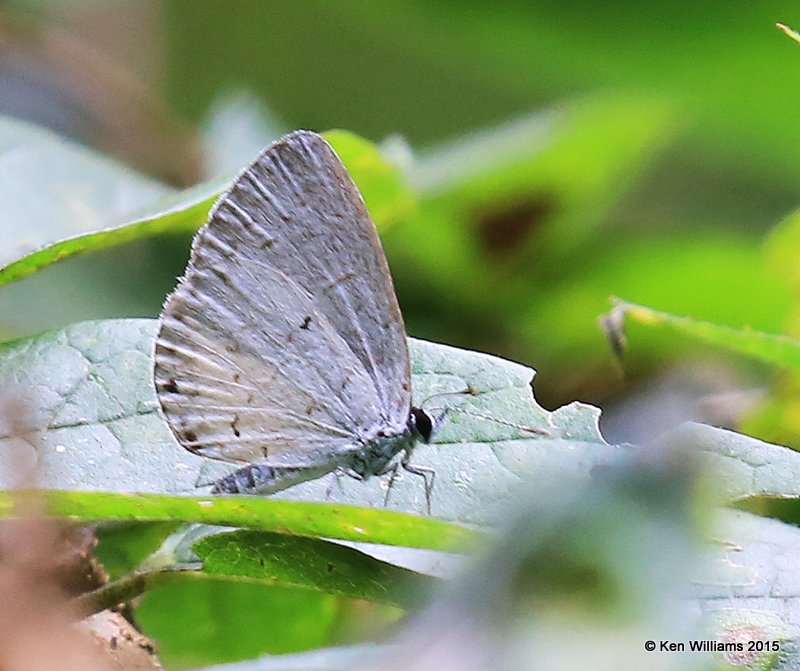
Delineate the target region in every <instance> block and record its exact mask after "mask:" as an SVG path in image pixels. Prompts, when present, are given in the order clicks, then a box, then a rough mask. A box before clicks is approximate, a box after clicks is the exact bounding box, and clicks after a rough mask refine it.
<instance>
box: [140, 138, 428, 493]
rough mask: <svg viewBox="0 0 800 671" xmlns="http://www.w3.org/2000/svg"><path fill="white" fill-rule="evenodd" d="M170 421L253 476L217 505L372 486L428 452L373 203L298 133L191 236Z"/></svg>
mask: <svg viewBox="0 0 800 671" xmlns="http://www.w3.org/2000/svg"><path fill="white" fill-rule="evenodd" d="M154 381H155V387H156V393H157V396H158V400H159V403H160V406H161V410H162V412H163V414H164V416H165V418H166V420H167V422H168V424H169V426H170V428H171V429H172V432H173V433H174V435H175V437H176V438H177V440H178V442H179V443H180V444H181V445H182V446H183V447H184V448H186V449H187V450H189V451H191V452H193V453H195V454H198V455H201V456H204V457H210V458H212V459H221V460H224V461H228V462H234V463H238V464H240V465H241V468H239V470H237V471H235V472H233V473H231V474H230V475H228V476H226V477H224V478H222V479H221V480H219V481H218V482H217V483H216V484H215V485H214V488H213V491H214V492H216V493H226V494H235V493H263V494H269V493H273V492H276V491H279V490H282V489H285V488H286V487H289V486H292V485H294V484H297V483H299V482H303V481H306V480H311V479H315V478H318V477H321V476H323V475H325V474H327V473H331V472H344V473H346V474H349V475H351V476H353V477H355V478H358V479H367V478H369V477H370V476H373V475H381V474H384V473H387V472H389V471H394V472H396V471H397V468H398V467H399V466H402V467H404V468H405V469H406V470H408V471H409V472H412V473H415V474H418V475H421V476H423V477H424V478H425V483H426V485H425V486H426V497H427V500H428V507H429V508H430V493H431V490H432V487H433V472H432V471H430V470H429V469H425V468H421V467H418V466H413V465H412V464H410V463H409V459H410V456H411V453H412V450H413V449H414V446H415V445H416V444H417V443H418V441H424V442H428V441H429V440H430V438H431V433H432V431H433V428H434V420H433V418H432V417H431V416H430V415H429V414H428V413H426V412H425V411H423V410H421V409H420V408H416V407H413V406H412V403H411V373H410V364H409V356H408V346H407V343H406V337H405V327H404V325H403V318H402V315H401V313H400V308H399V306H398V303H397V298H396V296H395V292H394V287H393V285H392V279H391V276H390V274H389V266H388V264H387V261H386V257H385V255H384V253H383V249H382V247H381V244H380V241H379V239H378V234H377V231H376V229H375V225H374V223H373V222H372V219H371V218H370V216H369V213H368V212H367V209H366V207H365V205H364V201H363V199H362V197H361V194H360V193H359V191H358V189H357V188H356V186H355V184H354V183H353V181H352V179H351V178H350V176H349V175H348V173H347V170H346V169H345V167H344V165H343V164H342V162H341V160H340V159H339V157H338V156H337V155H336V153H335V152H334V150H333V149H332V148H331V146H330V145H329V144H328V143H327V142H326V141H325V140H324V139H323V138H322V137H321V136H319V135H317V134H316V133H313V132H310V131H298V132H295V133H292V134H290V135H287V136H285V137H284V138H282V139H280V140H278V141H277V142H275V143H274V144H272V145H271V146H269V147H268V148H267V149H266V150H264V152H263V153H262V154H261V155H260V156H259V157H258V158H257V159H256V160H255V162H254V163H253V164H252V165H250V166H249V167H248V168H247V169H245V170H244V171H243V172H242V173H241V174H240V175H239V176H238V177H237V178H236V180H235V181H234V183H233V185H232V186H231V187H230V189H229V190H228V191H227V193H225V194H224V195H223V196H222V197H221V198H220V199H219V200H218V201H217V203H216V205H215V206H214V208H213V209H212V211H211V214H210V216H209V220H208V222H207V223H206V224H204V225H203V226H202V227H201V228H200V230H199V231H198V232H197V234H196V235H195V238H194V240H193V243H192V249H191V256H190V259H189V264H188V267H187V269H186V272H185V274H184V276H183V277H182V278H181V279H180V281H179V284H178V286H177V288H176V289H175V291H174V292H173V293H172V294H170V295H169V296H168V298H167V300H166V302H165V304H164V309H163V312H162V314H161V317H160V322H159V332H158V336H157V338H156V344H155V367H154Z"/></svg>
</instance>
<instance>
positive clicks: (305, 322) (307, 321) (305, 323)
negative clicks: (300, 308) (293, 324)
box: [300, 316, 311, 330]
mask: <svg viewBox="0 0 800 671" xmlns="http://www.w3.org/2000/svg"><path fill="white" fill-rule="evenodd" d="M310 325H311V317H309V316H306V318H305V319H303V323H302V324H300V328H301V329H304V330H308V327H309V326H310Z"/></svg>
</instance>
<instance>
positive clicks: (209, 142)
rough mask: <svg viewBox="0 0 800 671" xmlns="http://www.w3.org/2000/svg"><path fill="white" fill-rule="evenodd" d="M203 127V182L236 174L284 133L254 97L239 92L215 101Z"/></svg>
mask: <svg viewBox="0 0 800 671" xmlns="http://www.w3.org/2000/svg"><path fill="white" fill-rule="evenodd" d="M203 126H204V128H203V145H204V152H203V153H204V154H205V164H206V174H205V177H206V179H209V178H213V177H219V178H221V179H227V178H229V177H230V176H231V175H235V174H237V173H239V172H240V171H241V170H242V169H243V168H244V167H245V166H246V165H250V163H252V162H253V160H255V157H256V156H258V154H259V152H260V151H261V150H262V149H264V147H266V146H267V145H268V144H269V143H270V142H273V141H274V140H277V139H278V138H279V137H280V136H281V135H283V134H284V132H286V127H285V125H284V124H282V123H280V122H279V121H278V120H277V119H275V118H274V115H273V114H271V113H270V110H268V109H267V108H266V107H265V106H264V105H262V104H261V102H260V101H259V100H258V98H257V97H256V96H254V95H253V94H252V93H251V92H249V91H245V90H241V89H239V90H234V91H228V92H227V93H225V94H223V95H221V96H220V97H219V98H217V100H216V101H215V102H214V104H213V105H212V106H211V109H209V111H208V114H207V116H206V120H205V123H204V124H203Z"/></svg>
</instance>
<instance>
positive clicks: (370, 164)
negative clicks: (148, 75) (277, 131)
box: [0, 122, 413, 285]
mask: <svg viewBox="0 0 800 671" xmlns="http://www.w3.org/2000/svg"><path fill="white" fill-rule="evenodd" d="M9 123H10V122H9ZM13 130H16V129H15V127H14V126H13V124H12V125H11V126H10V128H8V129H5V133H6V135H7V136H8V138H9V143H10V138H11V136H12V131H13ZM3 132H4V127H3V126H2V125H0V185H2V187H3V188H6V189H8V193H6V194H5V196H6V200H7V201H8V202H10V203H12V204H13V203H16V204H18V205H19V207H18V208H17V209H12V210H10V211H7V212H6V214H5V215H4V217H5V218H7V220H8V225H5V224H4V219H0V230H3V232H4V234H5V235H6V238H5V240H6V245H5V247H4V248H5V249H6V250H8V251H7V252H6V253H7V256H6V257H5V258H0V265H2V267H0V285H2V284H6V283H8V282H12V281H14V280H18V279H21V278H23V277H25V276H26V275H30V274H31V273H34V272H36V271H37V270H40V269H41V268H44V267H47V266H49V265H51V264H52V263H55V262H57V261H60V260H62V259H65V258H68V257H70V256H74V255H76V254H80V253H84V252H89V251H94V250H98V249H106V248H109V247H113V246H116V245H121V244H123V243H126V242H128V241H131V240H136V239H140V238H144V237H149V236H154V235H159V234H162V233H167V232H169V233H174V232H179V231H192V230H195V229H196V228H198V227H199V226H200V225H201V224H202V223H203V222H204V221H205V219H206V217H207V215H208V211H209V209H210V208H211V206H212V205H213V203H214V201H215V200H216V199H217V198H218V197H219V195H220V194H221V193H222V191H223V190H224V185H225V184H227V183H228V182H229V181H230V180H229V179H227V178H226V179H224V180H216V181H215V182H213V183H205V184H200V185H197V186H195V187H192V188H190V189H186V190H185V191H183V192H174V191H172V190H169V189H167V187H162V186H161V185H159V184H157V183H150V182H148V181H146V180H145V178H143V177H139V176H136V175H135V174H134V173H132V172H130V171H128V170H127V169H124V168H122V167H119V166H115V165H114V164H113V163H112V162H111V161H108V160H107V159H104V158H102V157H100V156H95V155H93V154H91V153H90V152H88V151H86V150H80V151H79V150H78V149H77V148H74V147H72V146H71V145H69V144H67V143H66V142H65V141H63V140H61V139H60V138H57V137H55V136H51V135H49V134H47V133H45V132H44V131H38V130H29V131H28V132H27V134H25V133H23V134H22V140H20V138H16V137H15V138H14V139H15V143H16V144H14V145H12V146H11V148H9V149H5V150H4V147H3V144H2V140H3ZM40 134H41V136H42V138H43V139H42V140H39V135H40ZM32 138H33V139H37V140H39V142H38V144H37V143H34V142H33V139H32ZM326 138H329V139H330V141H331V144H332V145H333V146H334V148H335V149H336V150H337V152H338V153H340V154H341V155H342V160H343V161H344V163H345V164H346V166H347V167H348V170H349V171H350V172H351V174H352V175H353V178H354V180H355V181H356V183H357V184H358V186H359V189H360V190H361V192H362V195H363V196H364V199H365V201H366V203H367V206H368V208H369V210H370V214H371V215H372V216H373V218H374V219H375V221H376V222H377V223H378V224H383V223H385V222H386V221H387V220H388V219H391V218H392V217H395V216H397V215H398V213H401V212H404V211H405V210H406V209H407V208H409V207H410V206H411V205H412V204H413V195H412V192H411V191H410V189H409V187H408V186H407V185H406V184H405V183H404V182H403V178H402V175H401V173H400V171H399V169H398V168H396V167H394V166H393V165H392V164H391V163H389V162H388V161H387V160H386V159H385V158H383V157H382V156H381V154H380V152H379V151H378V150H377V149H376V148H375V147H374V145H372V144H370V143H369V142H367V141H366V140H362V139H361V138H359V137H357V136H356V135H353V134H351V133H346V132H344V131H331V132H330V133H329V134H326ZM17 145H18V146H17ZM4 151H5V154H4V153H3V152H4ZM29 154H30V155H32V157H33V158H28V155H29ZM253 158H255V156H253V157H251V158H250V160H252V159H253ZM27 162H31V163H33V165H32V166H27ZM4 163H7V164H8V165H7V167H6V169H5V171H4ZM245 165H246V164H243V165H241V166H239V168H238V170H241V169H243V168H244V167H245ZM53 166H55V168H58V169H59V172H57V173H56V174H55V175H53V174H47V175H39V174H38V173H39V172H42V171H44V170H45V168H47V170H49V171H54V170H55V168H54V167H53ZM23 169H24V170H25V172H20V171H22V170H23ZM37 171H38V172H37ZM31 173H33V174H31ZM12 177H13V179H12ZM41 182H44V183H46V184H48V185H49V187H48V188H50V190H51V192H52V193H48V192H45V193H40V192H39V187H38V184H40V183H41ZM26 189H27V190H28V191H29V193H26ZM151 191H152V193H151ZM2 195H3V193H2V192H0V196H2ZM112 197H116V200H113V201H111V202H108V200H109V199H110V198H112ZM118 201H121V202H118ZM29 202H33V203H36V204H37V206H36V207H25V206H24V204H25V203H29ZM126 208H127V209H126ZM79 214H80V215H82V216H78V215H79ZM76 222H77V223H76ZM31 231H35V232H36V235H37V236H38V237H37V238H36V239H35V240H32V239H30V232H31Z"/></svg>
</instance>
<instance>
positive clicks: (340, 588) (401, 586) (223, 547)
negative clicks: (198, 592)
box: [194, 530, 433, 608]
mask: <svg viewBox="0 0 800 671" xmlns="http://www.w3.org/2000/svg"><path fill="white" fill-rule="evenodd" d="M194 550H195V552H196V553H197V554H198V556H199V557H200V559H201V560H202V562H203V571H204V572H205V573H207V574H209V575H216V576H230V577H236V578H243V579H251V580H255V581H265V582H269V583H274V584H276V585H279V586H282V587H303V588H306V589H313V590H316V591H321V592H326V593H329V594H338V595H340V596H346V597H349V598H351V599H365V600H367V601H377V602H379V603H386V604H390V605H394V606H401V607H404V608H408V607H409V606H410V605H413V604H414V603H415V602H416V601H417V599H418V598H419V597H420V596H421V595H422V594H423V593H424V592H423V590H425V591H428V590H430V589H431V587H432V584H433V583H432V579H431V578H428V577H427V576H422V575H420V574H418V573H415V572H413V571H408V570H407V569H403V568H399V567H397V566H392V565H391V564H387V563H384V562H381V561H378V560H377V559H374V558H372V557H370V556H368V555H366V554H363V553H361V552H359V551H358V550H354V549H352V548H348V547H343V546H341V545H337V544H334V543H329V542H326V541H322V540H318V539H312V538H294V537H291V536H287V535H285V534H271V533H264V532H258V531H252V530H248V531H245V530H240V531H231V532H228V533H217V534H214V535H210V536H207V537H206V538H204V539H202V540H200V541H199V542H197V543H195V545H194Z"/></svg>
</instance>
